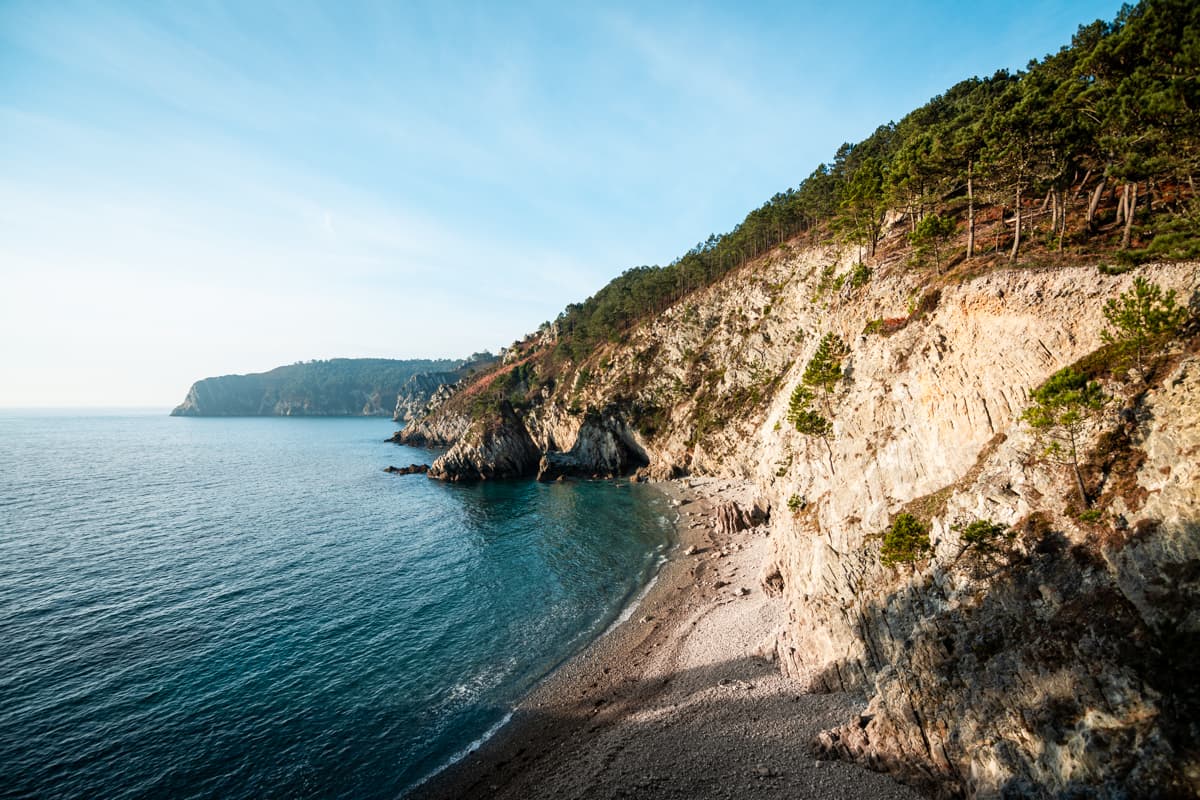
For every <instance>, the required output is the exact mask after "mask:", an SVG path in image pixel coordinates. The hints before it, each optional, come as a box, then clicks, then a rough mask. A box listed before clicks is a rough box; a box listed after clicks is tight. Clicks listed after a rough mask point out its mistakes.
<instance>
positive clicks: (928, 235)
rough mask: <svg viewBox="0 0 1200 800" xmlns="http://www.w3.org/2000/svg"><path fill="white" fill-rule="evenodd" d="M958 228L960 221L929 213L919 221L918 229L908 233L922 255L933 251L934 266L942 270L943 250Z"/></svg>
mask: <svg viewBox="0 0 1200 800" xmlns="http://www.w3.org/2000/svg"><path fill="white" fill-rule="evenodd" d="M957 230H958V223H956V222H955V221H954V220H953V219H951V218H950V217H943V216H942V215H941V214H929V215H927V216H926V217H924V218H923V219H922V220H921V221H920V222H918V223H917V227H916V230H914V231H913V232H912V233H910V234H909V235H908V241H909V242H910V243H911V244H912V246H913V247H914V248H915V250H916V255H917V256H918V257H921V256H922V255H923V254H924V253H925V252H926V251H932V252H933V266H934V268H935V269H936V270H937V271H938V272H939V273H940V272H941V271H942V250H943V249H944V248H945V246H946V242H947V241H949V239H950V237H951V236H953V235H954V234H955V232H956V231H957Z"/></svg>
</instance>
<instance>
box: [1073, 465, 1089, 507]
mask: <svg viewBox="0 0 1200 800" xmlns="http://www.w3.org/2000/svg"><path fill="white" fill-rule="evenodd" d="M1071 471H1072V472H1074V473H1075V488H1076V489H1078V490H1079V501H1080V502H1081V503H1083V508H1084V510H1087V509H1088V508H1090V507H1091V503H1089V502H1088V496H1087V492H1085V491H1084V490H1083V477H1082V476H1081V475H1080V474H1079V464H1077V463H1074V462H1072V464H1071Z"/></svg>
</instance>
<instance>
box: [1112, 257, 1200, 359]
mask: <svg viewBox="0 0 1200 800" xmlns="http://www.w3.org/2000/svg"><path fill="white" fill-rule="evenodd" d="M1104 318H1105V319H1107V320H1108V323H1109V324H1110V325H1112V329H1111V330H1109V329H1106V330H1105V331H1104V332H1103V334H1102V336H1103V338H1104V341H1105V342H1107V343H1108V344H1110V345H1114V346H1115V349H1116V350H1117V351H1118V352H1119V353H1120V354H1121V355H1123V356H1125V357H1126V358H1127V359H1130V360H1132V362H1133V366H1134V368H1135V369H1136V370H1137V373H1138V377H1140V378H1141V379H1142V381H1145V380H1146V378H1147V377H1148V375H1149V373H1150V372H1151V371H1152V367H1153V363H1154V354H1155V352H1156V351H1159V350H1161V348H1162V345H1163V343H1164V341H1165V340H1166V339H1168V338H1170V337H1171V336H1174V335H1175V334H1177V333H1178V332H1179V330H1180V329H1181V328H1182V327H1183V324H1184V323H1185V322H1186V321H1187V318H1188V309H1187V308H1185V307H1183V306H1179V305H1177V304H1176V302H1175V290H1174V289H1172V290H1171V291H1169V292H1166V293H1165V294H1164V293H1163V290H1162V287H1160V286H1158V285H1157V284H1154V283H1151V282H1150V281H1148V280H1146V279H1145V278H1143V277H1142V276H1140V275H1139V276H1137V277H1136V278H1134V279H1133V288H1132V289H1130V290H1129V291H1127V292H1123V293H1122V294H1121V295H1120V297H1117V298H1114V299H1111V300H1109V301H1108V302H1107V303H1105V304H1104Z"/></svg>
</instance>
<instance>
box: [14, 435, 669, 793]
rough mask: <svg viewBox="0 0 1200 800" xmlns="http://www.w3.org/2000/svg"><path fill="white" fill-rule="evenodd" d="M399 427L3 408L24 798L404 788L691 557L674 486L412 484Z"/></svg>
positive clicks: (17, 785) (17, 744)
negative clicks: (682, 545)
mask: <svg viewBox="0 0 1200 800" xmlns="http://www.w3.org/2000/svg"><path fill="white" fill-rule="evenodd" d="M393 430H394V426H393V424H392V423H391V422H389V421H387V420H380V419H186V418H171V417H167V416H165V414H164V413H162V412H154V413H149V412H127V413H121V412H112V413H103V414H98V413H95V412H89V413H88V414H87V415H84V414H82V413H80V412H75V413H36V414H31V413H20V412H12V411H7V412H0V795H4V796H13V797H49V796H54V797H80V798H82V797H103V798H135V797H167V796H171V797H209V798H251V797H254V798H259V797H355V798H359V797H362V798H368V797H388V798H394V797H397V796H399V795H401V794H403V793H404V791H405V790H406V789H407V788H410V787H411V786H412V785H413V784H414V783H415V782H416V781H418V780H420V779H421V778H422V777H424V776H426V775H428V774H429V773H430V772H432V771H434V770H435V769H437V768H438V767H439V766H441V765H443V764H445V763H446V762H447V761H448V760H450V759H452V758H453V757H454V756H455V754H456V753H460V752H461V751H462V750H463V748H465V747H467V746H468V745H469V744H470V743H471V742H473V741H475V740H477V739H478V738H479V737H480V736H482V735H483V734H484V733H485V732H487V731H489V730H491V729H493V728H494V727H495V726H496V725H497V724H498V723H499V722H500V721H502V720H503V719H504V717H505V714H506V712H507V711H508V710H509V709H510V708H511V706H512V704H513V703H514V702H515V701H516V700H517V699H519V697H520V696H521V695H522V694H523V693H524V692H525V691H527V690H528V688H529V687H530V686H531V685H532V683H533V682H535V681H536V680H537V679H538V678H539V677H541V676H543V675H544V674H545V673H546V672H547V671H548V670H550V669H552V668H553V666H554V665H556V664H557V663H559V662H560V661H561V660H562V659H563V658H565V657H566V656H568V655H569V654H570V653H572V652H574V651H576V650H577V649H579V648H580V647H581V646H583V645H584V644H586V642H587V641H588V640H590V639H591V638H592V637H593V636H594V635H595V634H596V633H597V632H598V631H599V630H601V629H603V628H604V627H605V626H606V625H608V624H609V623H610V622H611V621H612V619H613V618H614V616H615V615H616V614H617V613H618V612H619V610H620V608H621V607H622V606H623V605H624V604H625V603H626V601H627V600H628V599H629V598H630V597H631V596H632V595H634V594H636V592H637V591H638V589H639V587H640V586H641V585H643V584H644V583H645V582H646V580H647V579H648V577H649V576H650V574H651V573H652V571H653V569H654V568H655V564H656V561H657V559H658V557H659V554H660V553H661V552H662V550H663V548H664V547H665V546H666V542H667V540H668V537H669V525H668V522H667V515H668V509H667V507H666V504H665V501H664V500H663V498H662V497H661V496H660V495H658V494H657V493H656V492H654V491H653V490H652V489H647V488H646V487H638V486H628V485H626V486H622V487H617V486H614V485H612V484H600V483H597V484H565V485H563V484H549V485H543V484H537V483H533V482H528V481H519V482H505V483H487V484H479V485H474V486H459V485H449V484H443V483H438V482H435V481H430V480H428V479H426V478H425V477H423V476H419V475H416V476H392V475H387V474H385V473H383V472H382V471H381V470H382V468H383V467H384V466H387V465H388V464H408V463H410V462H413V461H428V460H429V458H430V454H429V453H426V452H424V451H419V450H412V449H408V448H401V447H397V446H396V445H392V444H386V443H384V442H383V441H382V440H383V439H384V438H386V437H387V436H388V435H390V434H391V432H392V431H393Z"/></svg>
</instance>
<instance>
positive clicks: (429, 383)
mask: <svg viewBox="0 0 1200 800" xmlns="http://www.w3.org/2000/svg"><path fill="white" fill-rule="evenodd" d="M461 377H462V376H461V375H460V374H459V373H458V372H422V373H419V374H417V375H413V376H412V377H411V378H409V379H408V380H407V381H405V383H404V385H403V386H401V387H400V391H399V393H397V395H396V407H395V410H394V411H393V412H392V419H394V420H396V421H397V422H411V421H412V420H413V419H416V418H418V417H421V416H424V415H425V414H426V413H428V411H429V406H430V403H431V402H433V400H434V398H435V397H436V396H437V395H438V392H439V391H440V390H441V388H442V387H443V386H447V385H450V386H453V385H454V384H456V383H458V381H459V379H460V378H461Z"/></svg>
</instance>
